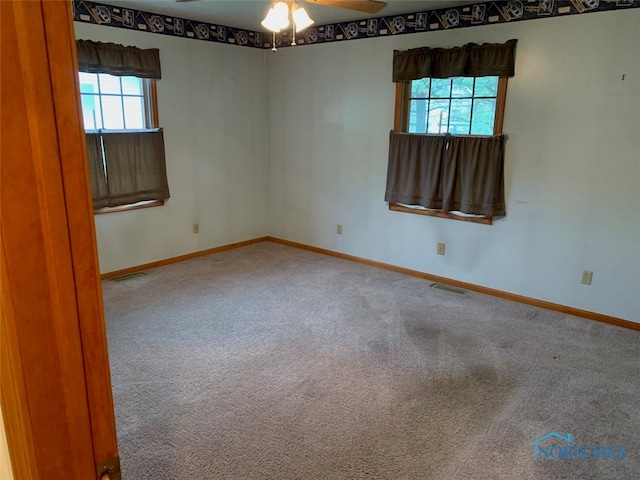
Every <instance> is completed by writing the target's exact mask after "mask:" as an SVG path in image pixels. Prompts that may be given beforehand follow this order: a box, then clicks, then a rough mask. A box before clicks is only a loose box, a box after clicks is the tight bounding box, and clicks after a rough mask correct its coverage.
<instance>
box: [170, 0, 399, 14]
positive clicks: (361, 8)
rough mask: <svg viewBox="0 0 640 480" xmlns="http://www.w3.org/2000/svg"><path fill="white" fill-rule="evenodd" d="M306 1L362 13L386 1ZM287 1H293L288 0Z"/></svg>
mask: <svg viewBox="0 0 640 480" xmlns="http://www.w3.org/2000/svg"><path fill="white" fill-rule="evenodd" d="M175 1H176V2H195V1H198V0H175ZM304 1H305V2H307V3H314V4H316V5H323V6H325V7H336V8H345V9H347V10H355V11H357V12H364V13H378V12H379V11H380V10H382V9H383V8H384V7H386V6H387V4H386V2H381V1H379V0H304ZM289 3H293V2H292V1H290V2H289Z"/></svg>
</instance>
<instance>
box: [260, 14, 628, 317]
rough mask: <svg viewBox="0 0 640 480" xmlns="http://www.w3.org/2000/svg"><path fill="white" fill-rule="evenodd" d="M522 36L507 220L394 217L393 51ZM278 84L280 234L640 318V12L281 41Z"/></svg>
mask: <svg viewBox="0 0 640 480" xmlns="http://www.w3.org/2000/svg"><path fill="white" fill-rule="evenodd" d="M511 38H517V39H518V40H519V43H518V47H517V60H516V76H515V78H513V79H511V80H510V81H509V89H508V94H507V104H506V112H505V122H504V131H505V132H506V134H507V135H508V141H507V148H506V197H507V217H506V218H505V219H503V220H499V221H497V222H496V223H495V224H494V225H493V226H486V225H477V224H471V223H466V222H459V221H453V220H445V219H438V218H430V217H423V216H419V215H410V214H403V213H397V212H390V211H388V210H387V205H386V203H385V202H384V190H385V179H386V168H387V152H388V133H389V130H390V129H391V128H392V125H393V113H394V112H393V110H394V84H393V83H392V81H391V64H392V56H393V50H394V49H399V50H402V49H407V48H413V47H420V46H433V47H436V46H442V47H446V46H454V45H463V44H465V43H468V42H477V43H482V42H504V41H506V40H508V39H511ZM623 75H624V80H623V79H622V77H623ZM268 88H269V90H268V91H269V95H268V112H269V123H268V125H269V131H268V138H269V207H270V209H269V233H270V235H273V236H277V237H282V238H285V239H288V240H292V241H296V242H301V243H305V244H310V245H315V246H318V247H322V248H327V249H330V250H337V251H339V252H344V253H347V254H351V255H356V256H360V257H365V258H368V259H373V260H377V261H381V262H386V263H390V264H393V265H398V266H402V267H406V268H410V269H415V270H419V271H424V272H428V273H432V274H436V275H441V276H444V277H448V278H452V279H457V280H461V281H465V282H469V283H473V284H477V285H482V286H486V287H490V288H495V289H499V290H503V291H506V292H513V293H516V294H520V295H525V296H529V297H533V298H537V299H542V300H546V301H550V302H555V303H559V304H563V305H569V306H572V307H577V308H581V309H585V310H589V311H594V312H598V313H603V314H608V315H613V316H616V317H621V318H625V319H628V320H634V321H638V322H640V295H638V292H640V253H639V251H638V245H640V209H639V206H640V188H638V185H640V161H639V158H640V157H639V155H640V154H639V153H638V152H640V135H639V134H638V125H640V10H637V9H634V10H629V11H620V12H606V13H597V14H590V15H580V16H571V17H565V18H553V19H545V20H535V21H526V22H518V23H510V24H501V25H491V26H482V27H475V28H466V29H459V30H453V31H440V32H432V33H424V34H413V35H404V36H400V37H393V38H376V39H370V40H357V41H349V42H341V43H337V44H327V45H318V46H309V47H302V48H296V49H290V48H289V49H281V50H279V51H278V53H277V54H276V55H272V56H270V57H269V63H268ZM336 224H342V225H343V227H344V233H343V235H337V234H336ZM437 242H445V243H446V252H447V253H446V255H445V256H438V255H436V244H437ZM585 269H586V270H592V271H593V272H594V276H593V284H592V286H590V287H588V286H584V285H581V284H580V275H581V272H582V270H585Z"/></svg>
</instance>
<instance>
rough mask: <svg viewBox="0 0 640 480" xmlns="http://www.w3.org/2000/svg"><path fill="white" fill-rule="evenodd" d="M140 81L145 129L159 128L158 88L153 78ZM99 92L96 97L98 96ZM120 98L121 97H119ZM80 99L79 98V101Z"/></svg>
mask: <svg viewBox="0 0 640 480" xmlns="http://www.w3.org/2000/svg"><path fill="white" fill-rule="evenodd" d="M127 76H130V77H136V75H127ZM137 78H139V79H140V80H142V94H143V106H144V117H145V123H146V126H145V128H148V129H152V128H160V117H159V114H158V87H157V80H156V79H155V78H144V77H137ZM100 94H101V93H100V92H99V93H98V94H97V95H100ZM121 96H122V95H121ZM80 98H81V97H79V99H80ZM80 109H81V110H82V102H80ZM109 130H110V129H106V128H99V129H96V130H87V129H85V132H101V131H109ZM164 203H165V201H164V200H149V201H145V202H138V203H132V204H130V205H119V206H117V207H103V208H97V209H94V210H93V214H94V215H101V214H105V213H116V212H124V211H129V210H138V209H141V208H150V207H161V206H162V205H164Z"/></svg>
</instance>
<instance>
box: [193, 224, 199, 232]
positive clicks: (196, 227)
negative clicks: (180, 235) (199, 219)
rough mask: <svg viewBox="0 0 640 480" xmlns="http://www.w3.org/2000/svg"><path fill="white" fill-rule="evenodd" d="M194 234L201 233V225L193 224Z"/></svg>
mask: <svg viewBox="0 0 640 480" xmlns="http://www.w3.org/2000/svg"><path fill="white" fill-rule="evenodd" d="M193 233H200V224H199V223H194V224H193Z"/></svg>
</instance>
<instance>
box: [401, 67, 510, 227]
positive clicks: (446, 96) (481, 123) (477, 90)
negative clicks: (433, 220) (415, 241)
mask: <svg viewBox="0 0 640 480" xmlns="http://www.w3.org/2000/svg"><path fill="white" fill-rule="evenodd" d="M507 80H508V79H507V78H501V77H497V76H489V77H452V78H420V79H417V80H411V81H407V82H398V83H397V84H396V114H395V122H394V123H395V124H394V129H395V130H397V131H400V132H407V133H425V134H446V133H449V134H452V135H462V136H464V135H486V136H490V135H499V134H501V133H502V123H503V119H504V106H505V100H506V94H507ZM389 210H393V211H396V212H404V213H415V214H419V215H427V216H432V217H440V218H450V219H455V220H464V221H468V222H474V223H484V224H487V225H491V224H492V223H493V219H492V217H490V216H485V215H473V214H465V213H462V212H459V211H456V212H445V211H442V210H441V209H431V208H426V207H423V206H420V205H413V204H404V203H395V202H390V203H389Z"/></svg>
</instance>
